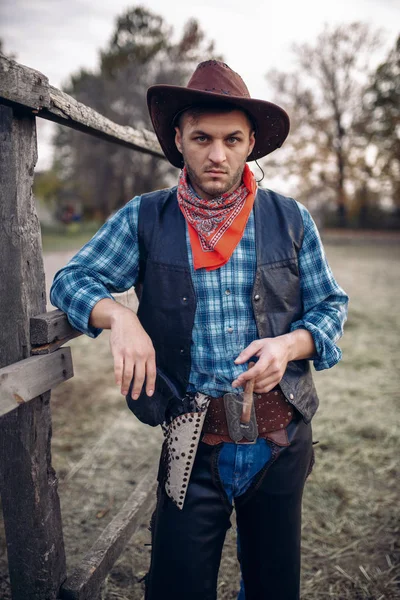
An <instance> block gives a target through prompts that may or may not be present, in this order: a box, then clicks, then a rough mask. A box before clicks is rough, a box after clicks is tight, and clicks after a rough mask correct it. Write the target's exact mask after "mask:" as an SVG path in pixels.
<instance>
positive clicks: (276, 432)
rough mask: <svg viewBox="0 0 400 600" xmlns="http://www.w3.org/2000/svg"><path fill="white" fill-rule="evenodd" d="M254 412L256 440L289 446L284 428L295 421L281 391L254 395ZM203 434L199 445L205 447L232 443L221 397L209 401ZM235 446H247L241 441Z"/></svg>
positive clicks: (246, 441)
mask: <svg viewBox="0 0 400 600" xmlns="http://www.w3.org/2000/svg"><path fill="white" fill-rule="evenodd" d="M254 408H255V413H256V419H257V426H258V437H262V438H266V439H270V440H271V441H273V442H275V443H276V444H278V445H279V446H288V445H289V440H288V437H287V432H286V427H287V425H289V423H290V422H291V421H292V419H293V418H294V416H295V411H294V407H293V406H292V405H291V404H290V403H289V402H288V400H286V398H285V396H284V395H283V393H282V391H281V390H280V389H274V390H271V391H270V392H267V393H266V394H254ZM203 434H204V435H203V438H202V441H203V442H205V443H206V444H211V445H216V444H219V443H220V442H232V441H233V440H232V439H231V437H230V436H229V431H228V423H227V420H226V414H225V407H224V398H223V396H220V397H219V398H211V400H210V404H209V406H208V410H207V414H206V417H205V420H204V426H203ZM237 443H239V444H244V443H249V442H248V440H246V439H245V438H242V440H240V441H239V442H237ZM250 443H251V442H250Z"/></svg>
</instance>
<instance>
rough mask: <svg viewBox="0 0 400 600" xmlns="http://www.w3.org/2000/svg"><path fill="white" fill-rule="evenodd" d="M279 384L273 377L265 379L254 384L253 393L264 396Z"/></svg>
mask: <svg viewBox="0 0 400 600" xmlns="http://www.w3.org/2000/svg"><path fill="white" fill-rule="evenodd" d="M277 383H279V382H278V381H277V378H276V377H275V376H270V377H266V378H265V379H262V380H261V381H255V382H254V391H255V392H256V393H258V394H266V393H267V392H270V391H271V390H272V389H273V388H274V387H275V386H276V384H277Z"/></svg>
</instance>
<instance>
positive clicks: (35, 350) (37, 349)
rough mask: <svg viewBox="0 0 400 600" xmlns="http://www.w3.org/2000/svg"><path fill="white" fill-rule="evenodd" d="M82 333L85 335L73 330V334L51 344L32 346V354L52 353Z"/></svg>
mask: <svg viewBox="0 0 400 600" xmlns="http://www.w3.org/2000/svg"><path fill="white" fill-rule="evenodd" d="M81 335H83V333H81V332H80V331H73V332H72V333H71V335H68V336H67V337H65V338H63V339H62V340H56V341H55V342H52V343H51V344H43V346H32V348H31V354H32V356H37V355H40V354H51V353H52V352H55V351H56V350H58V349H59V348H61V347H62V346H64V344H66V343H67V342H69V341H70V340H73V339H75V338H77V337H79V336H81Z"/></svg>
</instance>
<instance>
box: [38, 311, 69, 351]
mask: <svg viewBox="0 0 400 600" xmlns="http://www.w3.org/2000/svg"><path fill="white" fill-rule="evenodd" d="M30 331H31V344H32V345H33V346H43V345H45V344H52V343H53V342H56V341H58V340H62V339H64V338H69V336H71V335H73V334H74V333H78V334H79V332H77V331H76V329H74V328H73V327H71V325H70V324H69V321H68V319H67V315H66V314H65V313H63V312H62V311H61V310H58V309H56V310H52V311H50V312H46V313H43V314H41V315H35V316H34V317H31V320H30Z"/></svg>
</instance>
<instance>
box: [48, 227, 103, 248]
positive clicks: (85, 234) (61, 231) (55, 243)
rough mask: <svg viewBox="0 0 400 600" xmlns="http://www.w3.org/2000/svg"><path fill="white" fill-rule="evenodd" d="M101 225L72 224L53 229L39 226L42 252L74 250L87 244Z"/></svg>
mask: <svg viewBox="0 0 400 600" xmlns="http://www.w3.org/2000/svg"><path fill="white" fill-rule="evenodd" d="M100 227H101V223H82V224H80V223H72V224H71V225H62V224H60V225H58V226H54V227H45V226H43V225H42V226H41V232H42V246H43V252H56V251H58V250H75V249H78V248H81V247H82V246H83V245H84V244H86V242H88V241H89V240H90V239H91V238H92V237H93V235H94V234H95V233H96V231H97V230H98V229H99V228H100Z"/></svg>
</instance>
